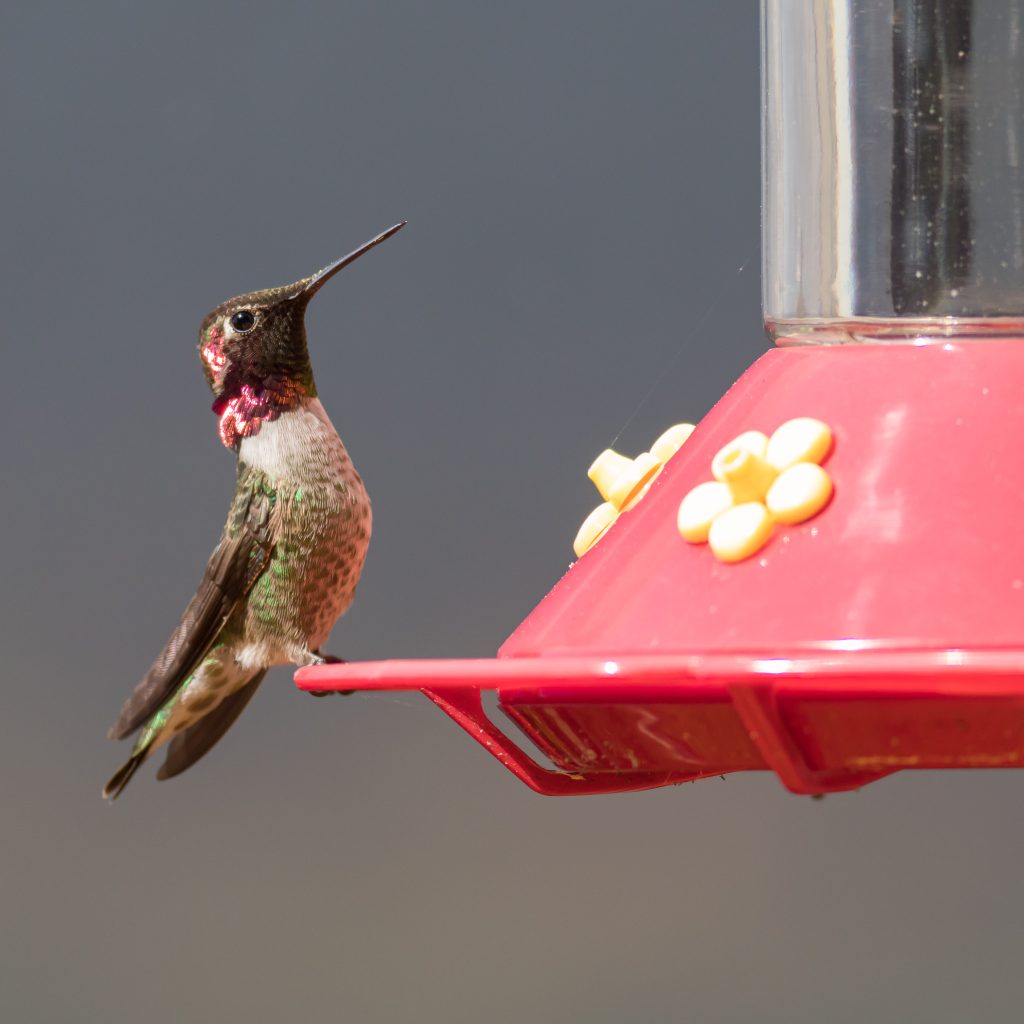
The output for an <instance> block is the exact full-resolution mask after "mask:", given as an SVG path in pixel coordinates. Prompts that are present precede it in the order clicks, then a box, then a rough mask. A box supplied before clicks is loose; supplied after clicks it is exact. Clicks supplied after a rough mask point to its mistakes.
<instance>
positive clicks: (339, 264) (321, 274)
mask: <svg viewBox="0 0 1024 1024" xmlns="http://www.w3.org/2000/svg"><path fill="white" fill-rule="evenodd" d="M405 225H406V221H404V220H403V221H401V222H400V223H398V224H395V225H394V226H393V227H390V228H388V229H387V231H382V232H381V233H380V234H379V235H378V236H377V237H376V238H371V239H370V240H369V241H368V242H366V243H365V244H364V245H361V246H359V248H358V249H356V250H354V251H353V252H350V253H349V254H348V255H347V256H342V257H341V259H340V260H335V261H334V262H333V263H328V264H327V266H326V267H324V268H323V270H318V271H317V272H316V273H315V274H314V275H313V276H312V277H309V278H307V279H306V280H305V281H304V282H303V284H302V288H301V289H300V290H299V293H298V295H296V296H295V297H296V298H299V297H300V296H301V297H302V298H304V299H306V301H309V299H311V298H312V297H313V296H314V295H316V293H317V292H318V291H319V290H320V288H321V287H322V286H323V285H324V284H325V283H326V282H327V281H329V280H330V279H331V278H332V277H334V275H335V274H336V273H337V272H338V271H339V270H341V269H342V268H343V267H347V266H348V265H349V264H350V263H352V262H354V261H355V260H357V259H359V257H360V256H362V255H363V253H367V252H369V251H370V250H371V249H372V248H373V247H374V246H375V245H380V243H381V242H383V241H384V239H385V238H390V237H391V236H392V235H393V234H394V233H395V232H396V231H401V230H402V228H404V227H405Z"/></svg>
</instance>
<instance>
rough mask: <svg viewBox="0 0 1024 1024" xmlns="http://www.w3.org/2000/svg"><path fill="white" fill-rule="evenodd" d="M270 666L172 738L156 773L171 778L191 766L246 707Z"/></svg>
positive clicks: (158, 776)
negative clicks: (165, 755)
mask: <svg viewBox="0 0 1024 1024" xmlns="http://www.w3.org/2000/svg"><path fill="white" fill-rule="evenodd" d="M266 674H267V670H266V669H265V668H264V669H260V671H259V672H257V673H256V675H254V676H253V677H252V679H250V680H249V682H247V683H246V684H245V685H244V686H242V687H240V688H239V689H237V690H235V692H234V693H230V694H228V696H227V697H225V698H224V699H223V700H222V701H221V702H220V703H219V704H218V705H217V706H216V707H215V708H214V709H213V710H212V711H210V712H208V713H207V714H205V715H203V717H202V718H200V719H199V721H198V722H196V723H195V725H190V726H189V727H188V728H187V729H186V730H185V731H184V732H183V733H179V734H178V735H177V736H175V737H174V739H173V740H171V745H170V747H169V748H168V749H167V757H166V758H165V759H164V763H163V764H162V765H161V766H160V770H159V771H158V772H157V773H156V777H157V778H158V779H170V778H173V777H174V776H175V775H180V774H181V773H182V772H183V771H184V770H185V769H186V768H191V767H192V765H194V764H195V763H196V761H198V760H199V758H201V757H202V756H203V755H204V754H205V753H206V752H207V751H209V750H210V748H211V747H212V746H213V745H214V744H215V743H216V742H217V741H218V740H219V739H220V738H221V736H223V735H224V733H226V732H227V731H228V729H230V728H231V726H232V725H233V724H234V721H235V719H236V718H238V716H239V715H240V714H241V713H242V712H243V711H244V710H245V706H246V704H248V703H249V701H250V700H252V695H253V694H254V693H255V692H256V689H257V687H258V686H259V685H260V683H261V682H262V681H263V677H264V676H265V675H266Z"/></svg>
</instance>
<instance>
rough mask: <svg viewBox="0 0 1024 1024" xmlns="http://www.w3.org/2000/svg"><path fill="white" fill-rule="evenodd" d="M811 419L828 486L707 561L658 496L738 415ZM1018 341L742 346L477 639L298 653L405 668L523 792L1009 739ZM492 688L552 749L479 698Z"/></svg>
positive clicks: (378, 685)
mask: <svg viewBox="0 0 1024 1024" xmlns="http://www.w3.org/2000/svg"><path fill="white" fill-rule="evenodd" d="M800 416H812V417H815V418H817V419H821V420H824V421H825V422H826V423H828V424H829V426H830V427H831V428H832V432H833V436H834V438H835V444H834V449H833V452H832V454H831V456H830V457H829V459H828V461H827V463H826V468H827V470H828V472H829V475H830V476H831V478H832V480H833V483H834V486H835V495H834V497H833V500H832V502H831V503H830V504H829V506H828V507H827V508H826V509H825V510H824V511H823V512H821V513H820V514H819V515H818V516H816V517H814V518H813V519H811V520H810V521H808V522H807V523H804V524H802V525H799V526H791V527H779V528H777V529H776V532H775V534H774V535H773V537H772V538H771V540H770V541H769V542H768V544H767V545H766V546H765V547H764V548H763V549H762V550H761V551H760V552H759V553H758V554H756V555H754V556H753V557H751V558H749V559H747V560H746V561H744V562H740V563H738V564H732V565H729V564H723V563H721V562H718V561H717V560H716V559H715V558H714V556H713V555H712V554H711V552H710V551H709V550H708V548H707V546H706V545H691V544H687V543H686V542H685V541H683V540H682V539H681V538H680V537H679V534H678V532H677V530H676V510H677V508H678V506H679V503H680V501H681V500H682V498H683V496H684V495H685V494H686V493H687V492H688V491H689V490H690V489H691V488H692V487H693V486H695V485H696V484H698V483H700V482H702V481H704V480H706V479H708V478H709V476H710V463H711V459H712V456H713V455H714V454H715V453H716V452H717V451H718V450H719V449H720V448H721V447H722V446H723V445H725V444H726V443H728V442H729V441H730V440H732V438H734V437H736V436H737V435H739V434H740V433H742V432H744V431H746V430H751V429H757V430H762V431H765V432H766V433H770V432H771V431H772V430H774V429H775V428H776V427H778V426H779V425H780V424H781V423H783V422H785V421H786V420H789V419H793V418H795V417H800ZM1021 438H1024V344H1021V341H1020V340H1010V341H987V342H967V343H955V344H930V345H921V346H915V345H892V346H851V347H817V346H816V347H807V348H781V349H775V350H773V351H770V352H768V353H767V354H766V355H764V356H763V357H762V358H761V359H760V360H758V362H757V363H755V364H754V366H753V367H751V369H750V370H748V371H747V372H746V373H745V374H744V375H743V377H741V378H740V380H739V381H738V382H737V383H736V384H735V385H734V387H733V388H732V389H731V390H730V391H729V392H728V393H727V394H726V395H725V397H724V398H722V400H721V401H720V402H719V403H718V404H717V405H716V406H715V408H714V409H713V410H712V411H711V412H710V413H709V414H708V416H707V417H705V419H704V420H703V422H702V423H701V424H700V425H699V426H698V428H697V430H696V431H695V432H694V433H693V435H692V437H691V438H690V440H689V441H687V442H686V444H685V445H684V446H683V447H682V448H681V449H680V451H679V452H678V453H677V454H676V455H675V456H674V457H673V458H672V460H671V461H670V463H669V464H668V465H667V466H666V467H665V470H664V471H663V472H662V473H661V475H660V476H659V477H658V478H657V479H656V481H655V482H654V485H653V486H652V488H651V490H650V491H649V492H648V494H647V495H646V497H644V498H643V500H642V501H640V503H639V504H638V505H636V506H635V507H634V508H633V509H632V510H631V511H628V512H625V513H623V514H622V515H621V516H620V517H619V519H618V520H617V521H616V523H615V525H614V526H613V527H612V528H611V529H610V530H609V532H608V533H607V534H606V535H605V537H604V538H602V540H600V541H599V542H598V544H597V545H596V546H595V547H594V548H592V549H591V550H590V551H589V552H587V554H585V555H584V556H583V557H582V558H581V559H580V560H579V561H578V562H577V563H576V564H575V565H574V566H573V567H572V568H571V569H570V570H569V571H568V572H567V573H566V575H565V576H564V577H563V578H562V580H561V581H559V583H558V584H557V585H556V586H555V588H554V589H553V590H552V591H551V593H550V594H549V595H548V596H547V597H546V598H545V599H544V600H543V601H542V602H541V603H540V605H538V607H537V608H536V609H535V610H534V611H533V612H532V613H531V614H530V615H529V616H528V617H527V618H526V620H525V621H524V622H523V623H522V624H521V625H520V626H519V628H518V629H517V630H516V631H515V633H513V634H512V636H511V637H510V638H509V639H508V640H507V641H506V642H505V644H504V645H503V646H502V648H501V650H500V651H499V652H498V656H497V658H494V659H479V660H439V661H391V662H365V663H355V664H345V665H325V666H321V667H316V668H307V669H302V670H300V671H299V672H298V673H297V674H296V683H297V685H298V686H299V687H300V688H301V689H304V690H310V691H329V690H342V689H344V690H352V689H361V690H403V689H416V690H421V691H422V692H423V693H424V694H426V695H427V696H428V697H429V698H430V699H431V700H432V701H434V703H435V704H437V705H438V706H439V707H440V708H442V710H444V711H445V712H446V713H447V714H448V715H450V716H451V717H452V718H453V719H454V720H455V721H456V722H457V723H458V724H459V725H461V726H462V727H463V728H464V729H465V730H466V731H467V732H469V733H470V735H472V736H473V737H474V739H476V740H477V741H478V742H480V743H481V744H482V745H483V746H485V747H486V748H487V749H488V750H489V751H490V752H491V753H492V754H493V755H494V756H495V757H497V758H498V759H499V760H500V761H501V762H502V763H503V764H504V765H505V766H506V767H507V768H509V769H510V770H511V771H512V772H513V773H514V774H516V775H517V776H518V777H519V778H520V779H522V780H523V781H524V782H526V783H527V785H529V786H531V787H532V788H533V789H535V790H537V791H538V792H541V793H547V794H570V793H594V792H616V791H622V790H629V789H646V788H651V787H655V786H662V785H667V784H670V783H678V782H684V781H689V780H693V779H697V778H702V777H704V776H707V775H722V774H725V773H727V772H733V771H744V770H763V769H766V768H768V769H772V770H773V771H775V772H776V773H777V774H778V776H779V778H780V779H781V780H782V781H783V783H784V784H785V785H786V786H788V787H789V788H790V789H791V790H793V791H794V792H797V793H825V792H834V791H839V790H846V789H852V788H856V787H860V786H863V785H864V784H866V783H868V782H872V781H874V780H875V779H878V778H881V777H882V776H884V775H888V774H890V773H891V772H893V771H896V770H898V769H901V768H968V767H972V768H973V767H1017V766H1018V765H1019V764H1020V763H1021V759H1022V757H1024V525H1022V524H1024V494H1022V488H1021V475H1022V474H1021V472H1020V465H1021V460H1020V456H1019V453H1018V446H1019V443H1020V440H1019V439H1021ZM483 690H496V691H497V695H498V700H499V705H500V707H501V708H502V710H503V711H504V712H505V714H507V715H508V716H509V717H510V718H511V719H512V720H513V721H514V722H515V723H516V725H517V726H519V728H520V729H522V731H523V732H524V733H525V734H526V735H527V736H528V737H529V738H530V740H532V742H533V743H534V744H535V745H536V747H538V748H539V749H540V750H542V751H543V752H544V754H545V755H546V756H547V757H548V758H549V759H550V760H551V761H552V762H553V764H554V765H555V766H556V768H555V769H549V768H545V767H542V766H541V765H540V764H539V763H538V762H537V761H536V760H535V759H534V758H532V757H530V756H529V755H528V754H527V753H525V752H524V751H523V750H522V749H521V748H520V747H518V746H517V745H516V744H515V743H514V742H513V741H512V740H511V739H509V738H508V737H507V736H506V735H505V733H504V732H502V731H501V730H499V729H498V728H497V727H496V726H495V725H494V724H493V723H492V722H491V721H490V719H489V718H488V717H487V715H486V714H485V712H484V709H483V706H482V702H481V693H482V691H483Z"/></svg>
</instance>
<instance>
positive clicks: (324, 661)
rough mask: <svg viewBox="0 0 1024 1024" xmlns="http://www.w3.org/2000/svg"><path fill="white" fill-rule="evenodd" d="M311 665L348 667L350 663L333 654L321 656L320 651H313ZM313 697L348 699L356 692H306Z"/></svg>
mask: <svg viewBox="0 0 1024 1024" xmlns="http://www.w3.org/2000/svg"><path fill="white" fill-rule="evenodd" d="M308 664H310V665H347V664H348V662H346V661H345V659H344V658H338V657H336V656H335V655H333V654H321V653H320V652H319V651H313V652H312V656H311V658H310V660H309V662H308ZM306 692H307V693H308V694H309V695H310V696H311V697H334V696H340V697H348V696H350V695H351V694H353V693H355V692H356V691H355V690H307V691H306Z"/></svg>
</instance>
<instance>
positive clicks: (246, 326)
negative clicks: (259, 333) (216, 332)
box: [230, 309, 256, 334]
mask: <svg viewBox="0 0 1024 1024" xmlns="http://www.w3.org/2000/svg"><path fill="white" fill-rule="evenodd" d="M230 323H231V327H232V329H233V330H235V331H238V333H239V334H244V333H245V332H246V331H251V330H252V326H253V324H254V323H256V317H254V316H253V315H252V313H251V312H250V311H249V310H247V309H240V310H239V311H238V312H237V313H234V314H232V317H231V321H230Z"/></svg>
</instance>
